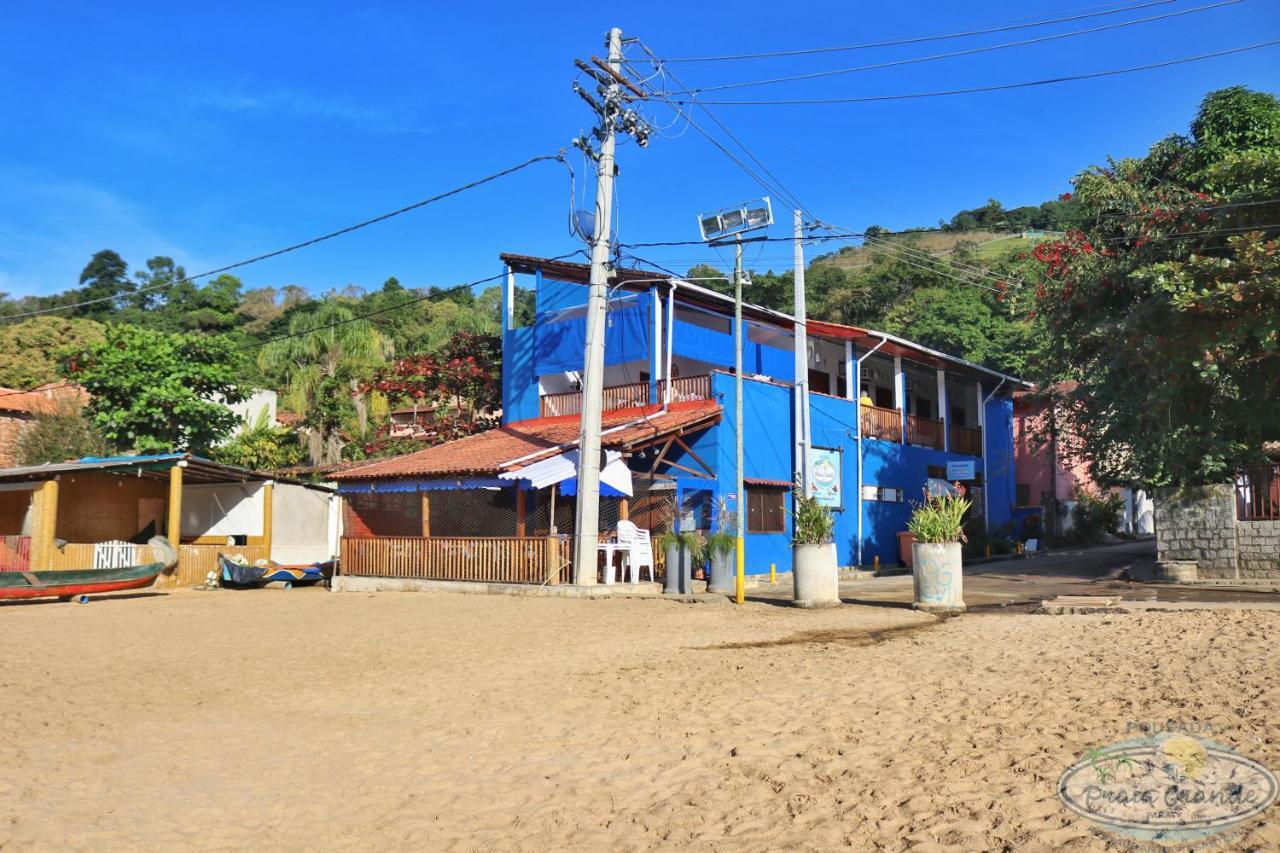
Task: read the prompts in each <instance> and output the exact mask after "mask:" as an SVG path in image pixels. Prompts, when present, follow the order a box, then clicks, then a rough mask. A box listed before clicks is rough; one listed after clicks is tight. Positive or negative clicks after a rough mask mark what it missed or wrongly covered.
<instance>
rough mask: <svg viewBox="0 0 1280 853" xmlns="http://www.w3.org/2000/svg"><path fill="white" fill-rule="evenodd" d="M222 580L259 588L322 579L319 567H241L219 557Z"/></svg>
mask: <svg viewBox="0 0 1280 853" xmlns="http://www.w3.org/2000/svg"><path fill="white" fill-rule="evenodd" d="M218 563H219V566H220V567H221V576H222V580H223V582H225V583H230V584H235V585H236V586H260V585H262V584H266V583H272V582H275V581H283V582H285V583H309V582H313V581H319V580H323V579H324V572H323V569H322V568H321V567H320V566H280V565H272V566H243V565H241V564H239V563H237V562H235V561H234V560H228V559H227V558H226V557H223V556H219V557H218Z"/></svg>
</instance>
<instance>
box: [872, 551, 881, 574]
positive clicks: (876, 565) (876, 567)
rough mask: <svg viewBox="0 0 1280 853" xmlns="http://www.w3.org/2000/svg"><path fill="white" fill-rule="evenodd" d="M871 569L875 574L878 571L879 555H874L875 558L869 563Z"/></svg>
mask: <svg viewBox="0 0 1280 853" xmlns="http://www.w3.org/2000/svg"><path fill="white" fill-rule="evenodd" d="M871 568H872V569H874V570H875V571H877V572H878V571H880V555H879V554H876V556H875V558H874V559H873V560H872V561H871Z"/></svg>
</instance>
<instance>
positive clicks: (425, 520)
mask: <svg viewBox="0 0 1280 853" xmlns="http://www.w3.org/2000/svg"><path fill="white" fill-rule="evenodd" d="M422 536H423V538H427V537H429V536H431V493H430V492H422Z"/></svg>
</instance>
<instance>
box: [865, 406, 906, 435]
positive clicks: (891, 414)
mask: <svg viewBox="0 0 1280 853" xmlns="http://www.w3.org/2000/svg"><path fill="white" fill-rule="evenodd" d="M858 408H859V409H860V410H861V412H862V417H861V422H862V435H863V437H865V438H878V439H881V440H883V441H897V442H900V441H902V413H901V412H899V411H898V410H897V409H884V408H881V407H880V406H868V405H865V404H864V405H861V406H859V407H858Z"/></svg>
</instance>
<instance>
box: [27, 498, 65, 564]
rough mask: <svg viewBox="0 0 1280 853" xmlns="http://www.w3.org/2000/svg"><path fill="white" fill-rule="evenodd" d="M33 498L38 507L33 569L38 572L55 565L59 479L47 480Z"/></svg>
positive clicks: (34, 518)
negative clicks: (54, 550)
mask: <svg viewBox="0 0 1280 853" xmlns="http://www.w3.org/2000/svg"><path fill="white" fill-rule="evenodd" d="M33 497H34V499H35V501H36V505H35V511H34V512H33V513H32V519H31V532H32V537H31V568H32V569H35V570H37V571H38V570H40V569H49V568H52V565H53V549H54V544H53V540H54V539H56V538H57V533H58V478H57V477H54V478H53V479H51V480H45V482H44V485H42V486H41V487H40V489H39V490H38V491H36V492H35V494H34V495H33Z"/></svg>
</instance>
